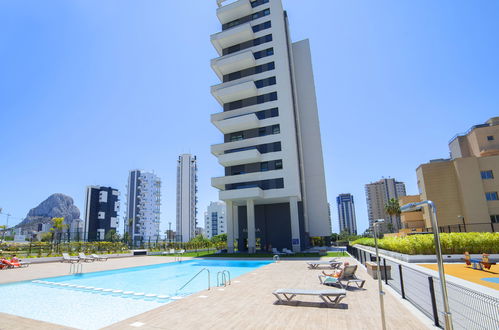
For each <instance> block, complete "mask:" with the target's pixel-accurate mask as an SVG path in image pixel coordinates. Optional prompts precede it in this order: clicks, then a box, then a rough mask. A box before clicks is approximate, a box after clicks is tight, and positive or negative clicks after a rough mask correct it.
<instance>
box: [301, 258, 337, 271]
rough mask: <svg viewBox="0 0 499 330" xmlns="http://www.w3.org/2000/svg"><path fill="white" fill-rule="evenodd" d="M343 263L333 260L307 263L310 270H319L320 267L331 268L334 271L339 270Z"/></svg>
mask: <svg viewBox="0 0 499 330" xmlns="http://www.w3.org/2000/svg"><path fill="white" fill-rule="evenodd" d="M342 264H343V263H342V262H341V261H337V260H336V259H334V258H333V259H331V260H328V261H311V262H307V265H308V268H310V269H318V268H319V266H329V267H330V268H332V269H338V268H340V266H341V265H342Z"/></svg>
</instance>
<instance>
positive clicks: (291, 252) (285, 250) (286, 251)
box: [282, 248, 295, 254]
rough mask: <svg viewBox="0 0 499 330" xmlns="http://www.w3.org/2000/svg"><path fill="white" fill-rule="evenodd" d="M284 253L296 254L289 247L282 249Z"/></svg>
mask: <svg viewBox="0 0 499 330" xmlns="http://www.w3.org/2000/svg"><path fill="white" fill-rule="evenodd" d="M282 253H286V254H295V253H294V252H293V251H291V250H289V249H287V248H284V249H282Z"/></svg>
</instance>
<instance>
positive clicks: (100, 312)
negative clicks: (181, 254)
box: [0, 260, 271, 329]
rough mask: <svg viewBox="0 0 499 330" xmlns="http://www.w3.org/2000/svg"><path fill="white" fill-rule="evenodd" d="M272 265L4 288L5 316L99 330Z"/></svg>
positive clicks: (191, 267) (186, 266)
mask: <svg viewBox="0 0 499 330" xmlns="http://www.w3.org/2000/svg"><path fill="white" fill-rule="evenodd" d="M270 262H271V261H247V260H244V261H240V260H189V261H183V262H175V263H166V264H159V265H151V266H143V267H133V268H127V269H119V270H110V271H102V272H95V273H87V274H80V275H69V276H60V277H53V278H46V279H43V280H35V281H29V282H20V283H12V284H4V285H0V297H2V299H0V312H3V313H8V314H13V315H18V316H22V317H27V318H32V319H36V320H41V321H47V322H52V323H57V324H60V325H65V326H70V327H74V328H79V329H99V328H102V327H105V326H108V325H110V324H113V323H116V322H119V321H121V320H124V319H127V318H129V317H132V316H135V315H138V314H141V313H144V312H146V311H149V310H151V309H154V308H157V307H160V306H163V305H165V304H168V303H170V302H172V301H174V300H177V299H182V298H183V297H185V296H188V295H191V294H193V293H196V292H199V291H202V290H206V289H207V287H208V280H207V277H208V276H207V273H206V272H203V273H201V274H199V276H197V277H196V278H195V279H194V280H192V281H191V282H190V283H189V284H187V286H186V287H185V288H183V289H182V290H179V289H180V288H181V287H182V286H183V285H184V284H186V282H188V281H189V280H190V279H191V278H192V277H193V276H194V275H195V274H196V273H197V272H199V271H200V270H201V269H203V268H208V270H209V271H210V277H211V278H210V282H211V285H212V286H213V287H214V286H216V285H217V273H218V272H220V271H223V270H228V271H229V272H230V275H231V278H232V279H234V278H235V277H237V276H240V275H242V274H245V273H248V272H250V271H252V270H254V269H256V268H259V267H261V266H264V265H267V264H269V263H270Z"/></svg>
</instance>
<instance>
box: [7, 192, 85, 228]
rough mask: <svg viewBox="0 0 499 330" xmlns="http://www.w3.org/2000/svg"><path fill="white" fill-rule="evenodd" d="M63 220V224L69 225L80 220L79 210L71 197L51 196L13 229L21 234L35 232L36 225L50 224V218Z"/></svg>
mask: <svg viewBox="0 0 499 330" xmlns="http://www.w3.org/2000/svg"><path fill="white" fill-rule="evenodd" d="M60 217H63V218H64V223H66V224H71V223H72V222H73V221H74V220H75V219H79V218H80V210H79V209H78V207H77V206H76V205H74V201H73V199H72V198H71V197H69V196H67V195H64V194H53V195H50V196H49V198H47V199H46V200H44V201H43V202H41V203H40V205H38V206H37V207H35V208H32V209H31V210H30V211H29V212H28V215H27V216H26V218H25V219H24V220H23V221H21V222H20V223H19V224H18V225H17V226H15V228H21V230H22V231H23V232H25V231H26V232H29V231H33V230H34V231H37V230H38V224H40V223H41V224H45V223H51V221H52V218H60Z"/></svg>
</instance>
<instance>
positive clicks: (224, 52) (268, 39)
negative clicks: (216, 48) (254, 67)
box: [222, 34, 272, 55]
mask: <svg viewBox="0 0 499 330" xmlns="http://www.w3.org/2000/svg"><path fill="white" fill-rule="evenodd" d="M271 41H272V34H267V35H265V36H263V37H260V38H256V39H253V40H249V41H245V42H243V43H240V44H237V45H234V46H230V47H228V48H224V49H223V50H222V55H228V54H232V53H235V52H238V51H240V50H243V49H247V48H250V47H253V46H258V45H261V44H264V43H267V42H271Z"/></svg>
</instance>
